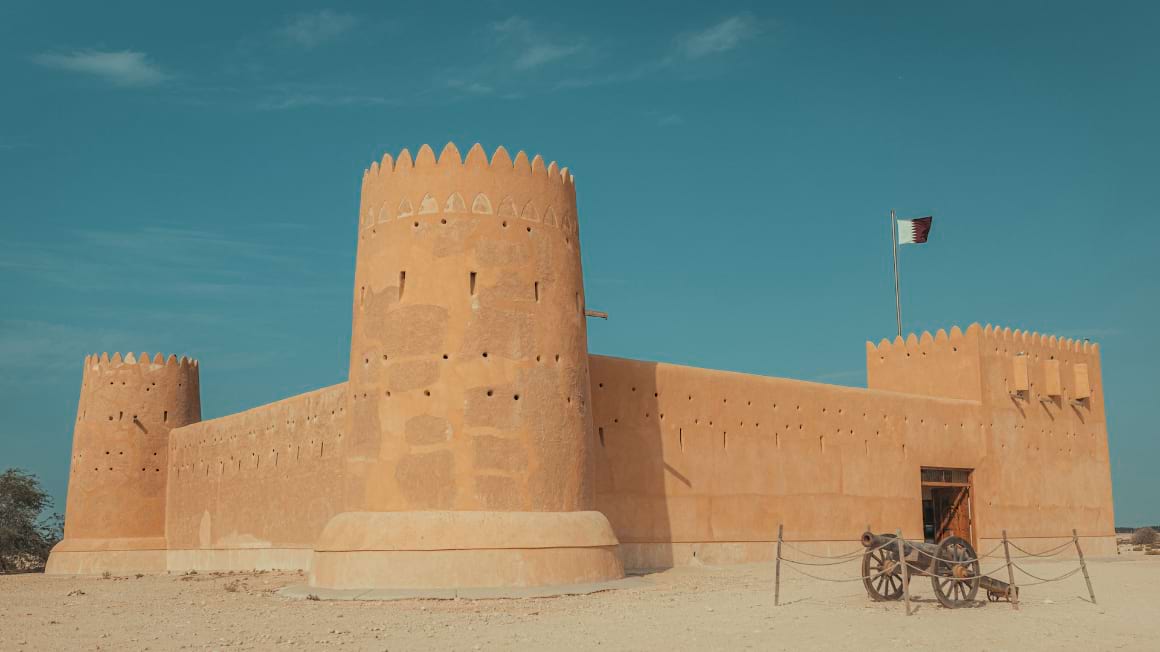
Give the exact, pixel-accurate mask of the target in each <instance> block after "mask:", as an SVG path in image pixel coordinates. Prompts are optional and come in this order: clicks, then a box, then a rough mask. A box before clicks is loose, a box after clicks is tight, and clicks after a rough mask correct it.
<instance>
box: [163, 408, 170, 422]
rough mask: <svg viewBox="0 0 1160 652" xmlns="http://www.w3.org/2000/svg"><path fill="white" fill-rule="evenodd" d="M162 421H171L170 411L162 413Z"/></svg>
mask: <svg viewBox="0 0 1160 652" xmlns="http://www.w3.org/2000/svg"><path fill="white" fill-rule="evenodd" d="M161 420H162V421H169V410H166V411H164V412H162V413H161Z"/></svg>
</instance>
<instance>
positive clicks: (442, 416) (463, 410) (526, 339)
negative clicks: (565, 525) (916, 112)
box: [347, 145, 592, 512]
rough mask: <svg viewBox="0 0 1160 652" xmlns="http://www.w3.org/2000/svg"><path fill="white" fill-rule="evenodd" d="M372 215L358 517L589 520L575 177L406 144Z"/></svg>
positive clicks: (351, 490)
mask: <svg viewBox="0 0 1160 652" xmlns="http://www.w3.org/2000/svg"><path fill="white" fill-rule="evenodd" d="M361 216H362V217H361V220H360V227H359V242H358V255H357V263H356V269H355V292H354V302H353V303H354V308H353V320H352V322H353V330H352V337H351V357H350V399H349V400H350V410H349V412H350V426H349V431H350V434H351V437H350V440H349V441H348V442H347V445H348V448H347V453H348V461H349V465H350V467H351V468H350V472H349V473H348V474H347V478H348V480H349V482H350V486H349V487H348V494H347V495H348V505H347V509H348V510H350V511H407V510H495V511H558V512H560V511H573V510H584V509H591V505H592V465H591V460H590V450H591V440H592V431H591V420H590V415H589V411H588V409H587V408H586V405H587V403H588V387H589V383H588V351H587V335H586V326H585V320H584V287H583V280H582V276H581V272H580V252H579V241H578V237H577V235H578V231H577V224H576V195H575V187H574V185H573V181H572V177H571V175H570V174H569V173H568V171H567V169H560V168H559V167H557V165H556V164H555V163H551V164H550V165H545V163H544V160H543V159H541V158H540V157H539V156H536V157H534V158H533V159H531V160H529V158H528V156H527V155H526V154H524V153H523V152H520V153H519V154H517V155H516V157H515V160H514V161H513V160H512V159H511V158H510V157H509V155H508V153H507V151H506V150H504V149H503V148H502V147H501V148H499V149H497V150H496V152H495V153H494V155H493V156H492V157H491V160H490V161H489V160H488V158H487V156H486V154H485V153H484V152H483V149H482V148H481V147H480V146H479V145H476V146H474V147H473V148H472V149H471V150H470V151H469V152H468V153H467V156H466V158H465V159H464V158H461V156H460V153H459V151H458V150H456V149H455V147H454V146H453V145H448V146H447V147H446V148H445V149H444V150H443V152H442V153H441V154H440V156H439V158H438V160H436V157H435V154H434V152H433V151H432V150H431V148H429V147H427V146H423V147H422V148H421V149H420V150H419V152H418V154H417V156H416V157H415V159H414V161H412V159H411V155H410V154H409V153H408V152H407V151H406V150H404V151H403V152H402V153H401V154H400V155H399V156H398V158H397V159H392V158H391V157H390V156H389V155H388V156H386V157H384V159H383V161H382V164H381V165H379V164H375V165H373V166H372V167H371V169H370V170H368V171H367V173H366V176H365V177H364V180H363V188H362V205H361Z"/></svg>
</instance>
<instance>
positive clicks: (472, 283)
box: [467, 272, 475, 296]
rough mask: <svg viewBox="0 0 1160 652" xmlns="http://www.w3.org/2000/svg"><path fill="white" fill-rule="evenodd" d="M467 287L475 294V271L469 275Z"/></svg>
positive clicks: (472, 294)
mask: <svg viewBox="0 0 1160 652" xmlns="http://www.w3.org/2000/svg"><path fill="white" fill-rule="evenodd" d="M467 288H468V292H469V293H470V294H471V296H475V272H470V273H468V275H467Z"/></svg>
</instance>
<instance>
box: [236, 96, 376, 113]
mask: <svg viewBox="0 0 1160 652" xmlns="http://www.w3.org/2000/svg"><path fill="white" fill-rule="evenodd" d="M398 104H399V102H398V101H397V100H394V99H392V98H389V97H382V96H380V95H324V94H317V93H294V94H289V95H282V96H275V97H267V98H265V99H262V100H259V101H258V104H257V107H258V108H259V109H261V110H263V111H285V110H289V109H302V108H307V107H312V106H315V107H340V106H395V105H398Z"/></svg>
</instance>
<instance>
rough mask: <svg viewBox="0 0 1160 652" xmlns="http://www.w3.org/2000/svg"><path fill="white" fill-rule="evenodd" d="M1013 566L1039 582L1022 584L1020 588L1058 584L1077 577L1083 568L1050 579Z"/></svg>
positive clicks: (1016, 565) (1015, 565) (1018, 566)
mask: <svg viewBox="0 0 1160 652" xmlns="http://www.w3.org/2000/svg"><path fill="white" fill-rule="evenodd" d="M1011 565H1012V566H1014V567H1015V568H1017V569H1019V572H1020V573H1023V574H1024V575H1026V576H1027V577H1031V578H1034V579H1037V580H1039V581H1038V582H1031V583H1029V584H1021V585H1020V586H1035V585H1036V584H1047V583H1048V582H1058V581H1060V580H1066V579H1067V578H1069V577H1071V576H1072V575H1075V574H1076V573H1078V572H1080V570H1082V569H1081V568H1079V567H1076V568H1073V569H1071V570H1070V571H1068V572H1066V573H1064V574H1063V575H1060V576H1059V577H1050V578H1049V577H1039V576H1038V575H1035V574H1033V573H1029V572H1027V569H1025V568H1023V567H1022V566H1020V565H1019V564H1011Z"/></svg>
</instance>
